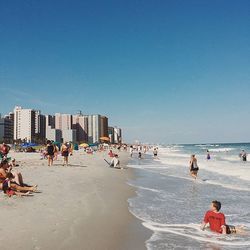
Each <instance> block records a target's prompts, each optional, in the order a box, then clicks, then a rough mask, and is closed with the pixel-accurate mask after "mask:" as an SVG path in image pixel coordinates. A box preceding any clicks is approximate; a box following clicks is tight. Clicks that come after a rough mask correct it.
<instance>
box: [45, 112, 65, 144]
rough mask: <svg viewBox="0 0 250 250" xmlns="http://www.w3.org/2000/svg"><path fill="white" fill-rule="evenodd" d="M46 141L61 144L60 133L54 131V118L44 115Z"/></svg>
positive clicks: (56, 130) (57, 130) (58, 130)
mask: <svg viewBox="0 0 250 250" xmlns="http://www.w3.org/2000/svg"><path fill="white" fill-rule="evenodd" d="M45 119H46V139H47V140H51V141H56V142H61V139H62V131H61V130H60V129H55V116H52V115H46V116H45Z"/></svg>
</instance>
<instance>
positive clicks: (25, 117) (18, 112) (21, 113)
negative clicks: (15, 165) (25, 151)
mask: <svg viewBox="0 0 250 250" xmlns="http://www.w3.org/2000/svg"><path fill="white" fill-rule="evenodd" d="M35 133H36V111H35V110H33V109H23V108H22V107H18V106H17V107H15V108H14V140H22V141H26V142H31V141H33V139H34V136H35Z"/></svg>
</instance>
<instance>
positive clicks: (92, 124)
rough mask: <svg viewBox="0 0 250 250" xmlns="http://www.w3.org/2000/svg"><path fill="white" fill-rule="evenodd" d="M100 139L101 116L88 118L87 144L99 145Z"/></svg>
mask: <svg viewBox="0 0 250 250" xmlns="http://www.w3.org/2000/svg"><path fill="white" fill-rule="evenodd" d="M100 137H101V116H100V115H89V116H88V142H89V143H99V142H100Z"/></svg>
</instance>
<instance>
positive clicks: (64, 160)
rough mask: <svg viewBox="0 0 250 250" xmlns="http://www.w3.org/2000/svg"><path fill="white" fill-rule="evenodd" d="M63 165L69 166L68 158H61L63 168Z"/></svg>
mask: <svg viewBox="0 0 250 250" xmlns="http://www.w3.org/2000/svg"><path fill="white" fill-rule="evenodd" d="M65 164H66V165H67V166H68V165H69V157H68V156H64V157H63V166H64V165H65Z"/></svg>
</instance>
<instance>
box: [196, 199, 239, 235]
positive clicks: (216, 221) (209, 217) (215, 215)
mask: <svg viewBox="0 0 250 250" xmlns="http://www.w3.org/2000/svg"><path fill="white" fill-rule="evenodd" d="M220 209H221V203H220V202H219V201H212V203H211V207H210V210H209V211H207V212H206V214H205V217H204V220H203V222H202V225H201V230H205V228H206V226H207V225H208V224H209V226H210V230H211V231H213V232H216V233H220V234H235V233H237V234H244V227H242V226H238V227H236V226H232V225H227V224H226V221H225V215H224V214H223V213H220V212H219V211H220Z"/></svg>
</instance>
